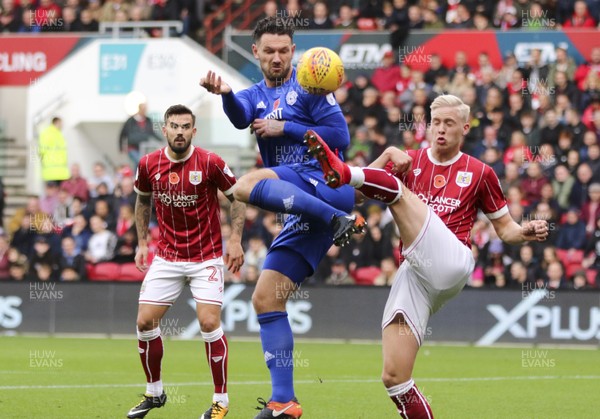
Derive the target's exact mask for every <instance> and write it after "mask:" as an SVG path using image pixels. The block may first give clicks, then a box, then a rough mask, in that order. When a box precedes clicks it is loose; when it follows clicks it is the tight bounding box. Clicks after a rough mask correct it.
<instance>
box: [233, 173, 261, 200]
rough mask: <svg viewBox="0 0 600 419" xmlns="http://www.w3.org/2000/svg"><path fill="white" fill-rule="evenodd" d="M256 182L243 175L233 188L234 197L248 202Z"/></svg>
mask: <svg viewBox="0 0 600 419" xmlns="http://www.w3.org/2000/svg"><path fill="white" fill-rule="evenodd" d="M255 183H256V182H255V181H254V180H253V179H251V178H249V177H248V176H242V177H241V178H240V179H238V181H237V182H236V184H235V187H234V188H233V197H234V198H235V199H236V200H238V201H242V202H248V200H249V199H250V193H251V192H252V188H253V187H254V185H255Z"/></svg>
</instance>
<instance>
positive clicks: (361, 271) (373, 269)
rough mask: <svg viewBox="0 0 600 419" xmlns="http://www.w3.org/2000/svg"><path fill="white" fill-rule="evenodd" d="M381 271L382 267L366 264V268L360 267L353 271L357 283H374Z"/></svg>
mask: <svg viewBox="0 0 600 419" xmlns="http://www.w3.org/2000/svg"><path fill="white" fill-rule="evenodd" d="M380 273H381V269H379V268H378V267H377V266H366V267H364V268H358V269H357V270H355V271H354V272H353V273H352V276H353V277H354V281H355V282H356V285H373V282H375V278H377V275H379V274H380Z"/></svg>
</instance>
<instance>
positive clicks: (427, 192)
mask: <svg viewBox="0 0 600 419" xmlns="http://www.w3.org/2000/svg"><path fill="white" fill-rule="evenodd" d="M408 154H409V155H410V156H411V157H412V158H413V164H412V170H410V171H408V172H406V173H404V174H402V175H400V176H399V177H400V179H401V180H402V182H403V183H404V184H405V185H406V187H407V188H409V189H410V190H411V191H413V192H414V193H415V194H417V195H418V196H419V198H421V199H422V200H423V201H424V202H425V203H426V204H427V205H429V206H430V207H431V208H432V209H433V211H434V212H435V213H436V214H437V215H438V216H439V217H440V218H441V219H442V221H443V222H444V223H445V224H446V226H447V227H448V228H449V229H450V231H452V232H453V233H454V234H456V237H458V239H459V240H460V241H461V242H463V243H464V244H465V245H467V246H468V247H469V248H470V247H471V228H472V227H473V223H474V222H475V220H476V219H477V211H478V210H481V211H483V213H484V214H485V215H486V216H487V217H488V218H489V219H491V220H493V219H496V218H500V217H501V216H503V215H504V214H506V213H508V207H507V205H506V199H505V198H504V194H503V193H502V189H501V188H500V181H499V180H498V176H496V173H495V172H494V171H493V170H492V168H491V167H489V166H488V165H486V164H485V163H483V162H482V161H480V160H478V159H476V158H475V157H471V156H469V155H467V154H463V153H458V155H457V156H456V157H455V158H454V159H452V160H451V161H447V162H444V163H441V162H438V161H436V160H435V158H433V156H432V155H431V149H430V148H427V149H419V150H409V151H408Z"/></svg>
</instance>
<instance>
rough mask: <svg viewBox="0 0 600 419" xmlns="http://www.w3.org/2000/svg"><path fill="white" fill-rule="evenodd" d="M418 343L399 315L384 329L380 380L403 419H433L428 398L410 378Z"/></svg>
mask: <svg viewBox="0 0 600 419" xmlns="http://www.w3.org/2000/svg"><path fill="white" fill-rule="evenodd" d="M418 351H419V343H418V340H417V338H416V337H415V335H414V334H413V332H412V330H411V328H410V327H409V326H408V324H407V322H406V321H405V320H404V317H403V316H402V315H398V316H397V317H396V318H395V319H394V320H393V321H392V322H390V324H388V325H387V326H386V327H385V328H384V329H383V373H382V380H383V384H384V385H385V388H386V390H387V393H388V395H389V396H390V399H391V400H392V402H394V404H395V405H396V408H397V409H398V413H399V414H400V416H401V417H402V418H404V419H432V418H433V413H432V412H431V407H430V406H429V403H428V402H427V399H426V398H425V397H424V396H423V395H422V394H421V392H420V391H419V389H418V388H417V386H416V385H415V383H414V381H413V379H412V372H413V368H414V364H415V359H416V357H417V352H418Z"/></svg>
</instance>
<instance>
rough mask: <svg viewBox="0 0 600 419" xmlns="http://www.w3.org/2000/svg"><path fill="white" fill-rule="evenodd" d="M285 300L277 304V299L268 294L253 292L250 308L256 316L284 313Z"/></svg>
mask: <svg viewBox="0 0 600 419" xmlns="http://www.w3.org/2000/svg"><path fill="white" fill-rule="evenodd" d="M285 302H286V301H285V300H283V301H281V302H278V301H277V298H275V297H273V296H272V295H270V294H265V293H261V292H260V291H256V290H255V291H254V293H253V294H252V306H253V307H254V311H255V312H256V314H262V313H269V312H271V311H285Z"/></svg>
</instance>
